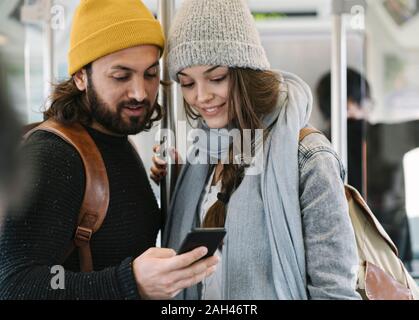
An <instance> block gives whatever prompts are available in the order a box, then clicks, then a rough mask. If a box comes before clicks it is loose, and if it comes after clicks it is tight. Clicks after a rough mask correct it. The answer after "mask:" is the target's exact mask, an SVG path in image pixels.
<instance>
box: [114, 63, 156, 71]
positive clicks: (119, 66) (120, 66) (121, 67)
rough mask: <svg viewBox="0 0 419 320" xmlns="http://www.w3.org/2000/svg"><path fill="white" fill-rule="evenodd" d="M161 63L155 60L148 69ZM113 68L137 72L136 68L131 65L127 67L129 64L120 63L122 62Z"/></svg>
mask: <svg viewBox="0 0 419 320" xmlns="http://www.w3.org/2000/svg"><path fill="white" fill-rule="evenodd" d="M159 64H160V62H159V61H156V62H154V63H153V64H152V65H151V66H149V67H148V68H147V70H148V69H151V68H153V67H157V66H158V65H159ZM111 70H123V71H130V72H135V70H134V69H132V68H129V67H127V66H123V65H120V64H118V65H116V66H113V67H112V68H111Z"/></svg>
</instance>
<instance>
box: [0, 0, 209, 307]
mask: <svg viewBox="0 0 419 320" xmlns="http://www.w3.org/2000/svg"><path fill="white" fill-rule="evenodd" d="M163 47H164V39H163V35H162V31H161V26H160V25H159V23H158V22H157V21H156V20H155V18H154V17H153V15H152V13H151V12H150V11H149V10H148V9H147V8H146V7H145V6H144V5H143V4H142V3H141V2H140V1H138V0H108V1H101V0H83V1H81V3H80V5H79V7H78V8H77V11H76V13H75V15H74V20H73V27H72V31H71V42H70V51H69V61H68V63H69V74H70V75H71V79H69V80H68V81H65V82H63V83H60V84H58V85H57V86H56V87H55V90H54V92H53V94H52V97H51V107H50V108H49V109H48V110H47V111H46V112H45V118H47V119H54V120H56V121H58V122H61V123H80V124H82V125H83V126H84V127H85V128H86V130H87V131H88V133H89V135H90V136H91V137H92V139H93V141H94V142H95V144H96V146H97V148H98V149H99V151H100V154H101V156H102V158H103V160H104V164H105V167H106V171H107V176H108V180H109V189H110V200H109V206H108V211H107V215H106V218H105V220H104V222H103V224H102V226H101V228H100V229H99V230H98V231H97V233H95V234H94V235H93V237H92V239H91V240H90V247H91V252H92V258H93V259H92V260H93V265H94V271H93V272H87V273H82V272H80V267H79V258H78V254H77V250H75V251H74V252H73V253H72V254H71V255H70V256H69V257H68V258H67V259H65V256H66V250H67V249H68V246H69V244H70V243H71V242H72V239H73V237H74V233H75V228H76V227H77V218H78V215H79V211H80V207H81V204H82V201H83V196H84V190H85V181H86V177H85V172H84V167H83V162H82V160H81V158H80V155H79V153H78V152H77V151H76V149H75V148H74V147H72V146H71V145H70V144H67V143H66V142H65V141H64V140H63V139H61V138H60V137H58V136H56V135H54V134H52V133H49V132H44V131H38V132H35V133H34V134H33V135H31V136H30V138H29V139H28V140H27V142H26V144H25V146H24V154H25V159H26V161H28V163H30V164H31V166H32V167H33V171H32V172H33V175H34V176H33V178H32V179H31V180H29V182H28V184H29V186H28V188H29V190H30V195H31V197H30V198H27V199H26V201H25V204H24V205H22V206H20V207H14V208H10V209H9V210H8V211H7V213H8V214H9V215H8V217H7V218H6V221H5V225H4V229H3V232H2V234H1V238H0V299H130V298H134V299H135V298H143V299H159V298H164V299H167V298H171V297H173V296H175V295H176V294H177V293H178V292H179V291H180V290H182V289H183V288H185V287H188V286H191V285H194V284H196V283H198V282H200V281H201V280H202V279H203V278H204V277H205V276H207V275H209V274H211V273H212V272H213V271H214V270H215V264H216V263H217V258H216V257H211V258H207V259H203V260H200V258H202V257H203V256H204V255H205V254H206V250H205V248H198V249H195V250H193V251H191V252H189V253H186V254H183V255H178V256H176V254H175V252H174V251H173V250H170V249H164V248H152V247H153V246H154V245H155V242H156V236H157V233H158V231H159V229H160V228H161V224H162V217H161V214H160V211H159V209H158V206H157V202H156V200H155V197H154V195H153V193H152V190H151V187H150V185H149V182H148V179H147V174H146V172H145V171H144V168H143V166H142V162H141V160H140V159H139V158H138V155H137V154H136V152H135V150H134V148H133V147H132V146H131V144H130V143H129V141H128V138H127V135H130V134H137V133H139V132H141V131H142V130H144V129H148V128H150V127H151V125H152V123H153V121H156V120H159V119H160V116H161V111H160V109H159V108H160V107H159V106H158V104H157V92H158V87H159V58H160V56H161V53H162V50H163ZM63 260H65V261H64V262H63ZM198 260H199V261H198ZM61 264H62V265H63V267H64V270H65V273H64V275H65V278H64V279H65V285H64V286H61V288H60V287H58V289H57V288H56V286H54V285H52V282H53V281H52V280H53V279H52V278H53V277H54V276H55V273H54V272H53V271H54V270H55V269H52V266H55V265H61ZM62 287H64V289H62Z"/></svg>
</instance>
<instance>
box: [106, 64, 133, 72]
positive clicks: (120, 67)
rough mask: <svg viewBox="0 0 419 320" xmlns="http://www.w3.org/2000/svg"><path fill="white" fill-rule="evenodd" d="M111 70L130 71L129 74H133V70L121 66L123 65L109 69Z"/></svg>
mask: <svg viewBox="0 0 419 320" xmlns="http://www.w3.org/2000/svg"><path fill="white" fill-rule="evenodd" d="M111 70H123V71H131V72H133V71H134V70H133V69H131V68H128V67H126V66H123V65H116V66H113V67H112V68H111Z"/></svg>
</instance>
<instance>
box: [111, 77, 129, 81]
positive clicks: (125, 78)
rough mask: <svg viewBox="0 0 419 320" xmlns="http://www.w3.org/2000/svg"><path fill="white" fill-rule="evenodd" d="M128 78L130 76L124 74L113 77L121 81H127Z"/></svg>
mask: <svg viewBox="0 0 419 320" xmlns="http://www.w3.org/2000/svg"><path fill="white" fill-rule="evenodd" d="M128 78H129V77H128V76H124V77H113V79H114V80H116V81H120V82H123V81H127V80H128Z"/></svg>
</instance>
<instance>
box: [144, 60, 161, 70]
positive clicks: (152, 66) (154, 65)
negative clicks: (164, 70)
mask: <svg viewBox="0 0 419 320" xmlns="http://www.w3.org/2000/svg"><path fill="white" fill-rule="evenodd" d="M159 65H160V62H159V60H157V61H156V62H154V63H153V64H152V65H151V66H149V67H148V68H147V70H148V69H151V68H154V67H158V66H159Z"/></svg>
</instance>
